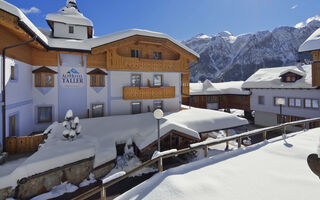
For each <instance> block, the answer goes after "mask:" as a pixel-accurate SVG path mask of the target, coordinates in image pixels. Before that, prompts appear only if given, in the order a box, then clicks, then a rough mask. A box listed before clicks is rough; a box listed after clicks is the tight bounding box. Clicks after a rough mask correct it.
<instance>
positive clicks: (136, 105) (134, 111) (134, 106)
mask: <svg viewBox="0 0 320 200" xmlns="http://www.w3.org/2000/svg"><path fill="white" fill-rule="evenodd" d="M131 109H132V114H138V113H141V103H140V102H133V103H131Z"/></svg>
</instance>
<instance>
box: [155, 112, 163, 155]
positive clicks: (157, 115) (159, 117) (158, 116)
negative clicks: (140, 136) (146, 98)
mask: <svg viewBox="0 0 320 200" xmlns="http://www.w3.org/2000/svg"><path fill="white" fill-rule="evenodd" d="M153 117H154V118H155V119H156V120H157V122H158V151H159V152H160V119H161V118H162V117H163V112H162V110H161V109H156V110H155V111H154V112H153Z"/></svg>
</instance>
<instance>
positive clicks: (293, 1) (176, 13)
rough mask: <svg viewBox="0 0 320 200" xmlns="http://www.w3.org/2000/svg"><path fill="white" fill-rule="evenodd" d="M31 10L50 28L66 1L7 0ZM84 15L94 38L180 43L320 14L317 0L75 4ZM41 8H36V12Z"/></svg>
mask: <svg viewBox="0 0 320 200" xmlns="http://www.w3.org/2000/svg"><path fill="white" fill-rule="evenodd" d="M7 1H8V2H9V3H12V4H14V5H15V6H17V7H19V8H24V9H26V10H29V9H30V8H32V7H35V8H33V9H32V10H31V11H30V12H29V13H28V14H27V16H28V17H29V19H30V20H31V21H32V22H33V23H34V24H35V25H36V26H39V27H44V28H47V27H48V26H47V24H46V21H45V15H46V14H47V13H51V12H56V11H57V10H58V9H60V8H61V7H63V6H64V5H65V2H66V0H7ZM77 3H78V7H79V9H80V11H81V12H82V13H84V15H85V16H86V17H88V18H90V19H91V20H92V21H93V23H94V29H95V35H105V34H108V33H113V32H117V31H121V30H125V29H130V28H141V29H148V30H153V31H159V32H164V33H167V34H169V35H171V36H172V37H174V38H176V39H178V40H184V39H188V38H190V37H192V36H194V35H196V34H198V33H205V34H208V35H211V34H215V33H218V32H221V31H224V30H228V31H230V32H231V33H232V34H234V35H238V34H242V33H248V32H256V31H260V30H272V29H273V28H275V27H277V26H281V25H288V26H294V25H295V24H297V23H299V22H304V21H306V19H308V18H309V17H312V16H315V15H320V1H319V0H157V1H155V0H77ZM37 9H38V10H37Z"/></svg>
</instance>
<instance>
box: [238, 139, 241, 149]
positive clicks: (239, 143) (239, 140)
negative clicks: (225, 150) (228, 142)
mask: <svg viewBox="0 0 320 200" xmlns="http://www.w3.org/2000/svg"><path fill="white" fill-rule="evenodd" d="M238 148H241V138H239V139H238Z"/></svg>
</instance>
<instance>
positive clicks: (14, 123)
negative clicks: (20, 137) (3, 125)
mask: <svg viewBox="0 0 320 200" xmlns="http://www.w3.org/2000/svg"><path fill="white" fill-rule="evenodd" d="M11 118H13V119H14V121H13V126H12V124H11V120H10V119H11ZM16 120H17V115H11V116H9V120H8V121H9V137H15V136H16V131H17V129H16V123H17V121H16ZM11 127H13V134H11Z"/></svg>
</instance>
